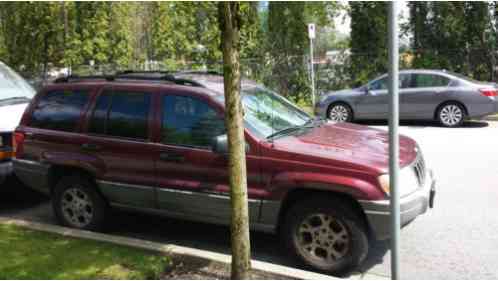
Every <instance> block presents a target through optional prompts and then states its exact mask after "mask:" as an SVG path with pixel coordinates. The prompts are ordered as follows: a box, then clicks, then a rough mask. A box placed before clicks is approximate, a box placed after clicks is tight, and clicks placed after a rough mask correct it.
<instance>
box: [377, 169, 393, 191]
mask: <svg viewBox="0 0 498 281" xmlns="http://www.w3.org/2000/svg"><path fill="white" fill-rule="evenodd" d="M378 180H379V185H380V187H381V188H382V190H383V191H384V192H385V193H386V194H387V195H389V191H390V187H391V185H390V181H389V174H384V175H382V176H380V177H379V178H378Z"/></svg>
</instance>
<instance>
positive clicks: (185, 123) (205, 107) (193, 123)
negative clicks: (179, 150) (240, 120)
mask: <svg viewBox="0 0 498 281" xmlns="http://www.w3.org/2000/svg"><path fill="white" fill-rule="evenodd" d="M224 133H225V122H224V120H223V118H222V117H220V116H219V115H218V112H217V111H216V110H214V109H213V108H212V107H211V106H209V104H207V103H206V102H205V101H203V100H201V99H198V98H193V97H186V96H175V95H164V96H163V116H162V128H161V142H162V143H164V144H175V145H184V146H194V147H203V148H207V147H211V142H212V140H213V138H214V137H216V136H219V135H223V134H224Z"/></svg>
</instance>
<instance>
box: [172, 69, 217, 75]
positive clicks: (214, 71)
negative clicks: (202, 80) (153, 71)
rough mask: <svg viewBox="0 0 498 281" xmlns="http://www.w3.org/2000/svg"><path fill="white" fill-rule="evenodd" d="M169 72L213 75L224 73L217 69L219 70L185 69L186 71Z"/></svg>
mask: <svg viewBox="0 0 498 281" xmlns="http://www.w3.org/2000/svg"><path fill="white" fill-rule="evenodd" d="M169 73H175V74H211V75H222V76H223V72H220V71H217V70H205V71H204V70H185V71H181V70H180V71H177V72H169Z"/></svg>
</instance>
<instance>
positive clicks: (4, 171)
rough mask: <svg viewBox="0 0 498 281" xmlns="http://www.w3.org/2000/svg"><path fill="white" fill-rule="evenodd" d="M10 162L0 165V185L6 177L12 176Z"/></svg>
mask: <svg viewBox="0 0 498 281" xmlns="http://www.w3.org/2000/svg"><path fill="white" fill-rule="evenodd" d="M12 171H13V169H12V161H6V162H2V163H0V184H2V183H3V182H4V181H5V179H6V178H7V176H9V175H10V174H12Z"/></svg>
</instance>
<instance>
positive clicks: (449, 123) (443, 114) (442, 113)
mask: <svg viewBox="0 0 498 281" xmlns="http://www.w3.org/2000/svg"><path fill="white" fill-rule="evenodd" d="M437 118H438V120H439V123H441V125H443V126H445V127H458V126H460V125H462V123H463V121H464V118H465V110H464V108H463V106H462V105H460V104H458V103H456V102H449V103H446V104H444V105H442V106H441V107H440V108H439V110H438V112H437Z"/></svg>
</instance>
